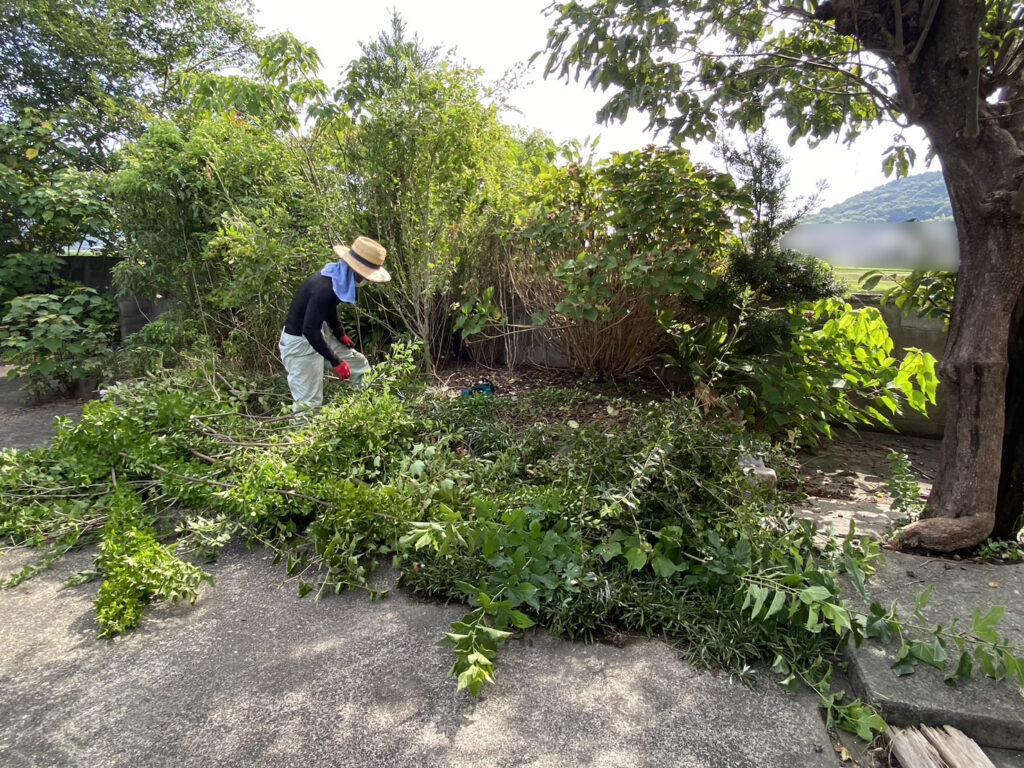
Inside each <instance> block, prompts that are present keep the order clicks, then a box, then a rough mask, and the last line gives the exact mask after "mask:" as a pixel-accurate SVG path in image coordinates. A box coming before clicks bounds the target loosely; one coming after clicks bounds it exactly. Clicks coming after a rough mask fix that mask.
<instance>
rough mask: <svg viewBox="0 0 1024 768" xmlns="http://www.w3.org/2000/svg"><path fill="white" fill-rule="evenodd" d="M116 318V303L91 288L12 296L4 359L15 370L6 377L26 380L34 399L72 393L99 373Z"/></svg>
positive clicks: (6, 324)
mask: <svg viewBox="0 0 1024 768" xmlns="http://www.w3.org/2000/svg"><path fill="white" fill-rule="evenodd" d="M116 320H117V313H116V308H115V304H114V302H113V301H112V300H111V299H110V298H109V297H104V296H100V295H99V294H97V293H96V291H94V290H92V289H91V288H76V289H74V290H72V291H71V292H70V293H68V294H65V295H57V294H33V295H28V296H19V297H17V298H15V299H14V300H13V301H11V303H10V308H9V309H8V311H7V314H6V315H5V316H4V318H3V327H4V330H5V331H6V334H7V338H6V339H4V341H3V350H4V355H5V357H6V358H7V360H9V361H10V362H11V363H13V364H14V366H15V367H14V368H13V369H12V370H11V371H10V372H9V373H8V376H10V377H15V376H21V377H24V378H25V379H26V380H27V384H26V389H27V391H28V392H29V393H30V394H33V395H35V396H37V397H42V396H44V395H46V394H48V393H53V392H56V393H66V392H68V391H70V389H71V388H72V387H73V386H74V384H75V382H78V381H81V380H82V379H84V378H86V377H87V376H89V375H94V374H97V373H98V372H99V369H100V364H101V359H102V357H103V355H105V354H106V353H107V352H108V351H109V349H110V344H111V341H112V340H113V338H114V336H115V334H116V332H117V330H116V329H117V325H116Z"/></svg>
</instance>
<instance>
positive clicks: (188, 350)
mask: <svg viewBox="0 0 1024 768" xmlns="http://www.w3.org/2000/svg"><path fill="white" fill-rule="evenodd" d="M209 346H210V340H209V337H207V336H206V335H205V334H203V332H202V329H201V328H200V325H199V322H198V321H196V320H192V319H187V318H177V317H168V316H166V315H162V316H161V317H159V318H157V319H156V320H154V321H153V322H151V323H147V324H146V325H144V326H142V328H140V329H139V330H138V331H136V332H135V333H133V334H132V335H131V336H129V337H128V338H127V339H125V341H124V343H123V344H122V345H121V346H120V347H119V348H118V350H117V353H116V355H115V358H114V361H113V366H114V368H115V369H116V372H117V374H119V375H126V376H144V375H146V374H147V373H150V372H152V371H157V370H162V369H167V368H177V367H179V366H180V365H182V364H183V363H184V362H185V361H186V360H187V359H188V358H189V357H190V356H191V355H192V352H193V349H194V348H197V347H201V348H202V350H201V351H200V350H196V351H197V352H200V354H203V353H205V352H207V351H209Z"/></svg>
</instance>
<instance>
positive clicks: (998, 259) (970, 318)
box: [901, 152, 1024, 552]
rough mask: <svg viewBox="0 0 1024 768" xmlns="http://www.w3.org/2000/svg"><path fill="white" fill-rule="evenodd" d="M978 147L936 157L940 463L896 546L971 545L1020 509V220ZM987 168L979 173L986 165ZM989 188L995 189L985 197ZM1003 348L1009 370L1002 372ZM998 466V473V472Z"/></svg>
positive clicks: (1023, 232) (1023, 280) (1023, 254)
mask: <svg viewBox="0 0 1024 768" xmlns="http://www.w3.org/2000/svg"><path fill="white" fill-rule="evenodd" d="M984 159H986V160H987V161H988V162H987V163H985V164H980V162H979V161H980V160H981V158H980V157H979V153H977V152H971V153H964V155H963V156H961V157H959V158H955V159H952V158H949V157H948V156H947V157H946V158H944V171H945V174H946V183H947V186H948V187H949V191H950V200H951V202H952V203H953V211H954V217H955V219H956V224H957V232H958V239H959V243H960V274H959V277H958V282H957V289H956V299H955V301H954V306H953V318H952V323H951V325H950V334H949V341H948V343H947V346H946V352H945V355H944V357H943V361H942V365H941V368H940V378H941V379H942V381H943V382H944V383H945V384H946V386H947V387H948V391H949V403H950V407H949V413H948V416H947V422H946V431H945V434H944V436H943V442H942V453H941V464H940V466H939V471H938V477H937V479H936V483H935V486H934V488H933V489H932V495H931V499H930V500H929V504H928V509H927V511H926V513H925V517H924V519H922V520H920V521H918V522H917V523H914V524H913V525H911V526H909V527H908V528H906V529H905V530H904V531H903V533H902V536H901V542H902V544H903V545H904V546H922V547H926V548H928V549H932V550H937V551H940V552H951V551H954V550H957V549H964V548H967V547H972V546H975V545H977V544H980V543H981V542H983V541H985V540H986V539H987V538H988V537H989V536H990V535H992V533H993V531H998V532H1003V533H1005V532H1008V531H1009V530H1010V529H1011V528H1012V526H1013V525H1014V523H1015V522H1016V519H1017V517H1018V516H1019V515H1020V499H1021V496H1020V491H1021V476H1020V475H1019V474H1017V475H1016V476H1015V473H1019V472H1020V471H1021V469H1022V459H1024V454H1022V453H1021V451H1020V448H1021V445H1022V438H1024V432H1022V430H1021V419H1022V417H1024V413H1022V411H1024V408H1021V403H1020V395H1021V393H1020V389H1019V385H1020V381H1021V377H1022V374H1024V368H1022V367H1021V358H1022V354H1021V349H1020V348H1021V346H1022V342H1021V335H1020V334H1021V331H1022V328H1021V317H1020V313H1019V312H1018V311H1016V310H1017V309H1018V305H1019V302H1020V299H1021V296H1022V289H1024V265H1022V262H1024V221H1021V220H1020V217H1019V216H1014V215H1012V211H1010V210H1008V209H1007V207H1005V206H999V205H996V206H992V205H990V204H988V203H986V201H992V200H993V199H998V198H999V195H998V186H997V187H996V189H993V188H992V187H993V184H992V182H995V183H996V185H998V184H999V181H1000V179H1001V177H1002V173H1001V169H999V168H998V167H992V166H991V165H990V164H991V163H992V161H993V158H992V157H991V156H989V157H987V158H984ZM986 165H989V167H990V170H989V171H988V172H986V170H985V166H986ZM993 193H996V195H995V198H993ZM1011 348H1012V352H1013V354H1012V357H1013V362H1014V363H1015V367H1014V369H1012V370H1011V367H1010V360H1011ZM1004 470H1005V471H1004Z"/></svg>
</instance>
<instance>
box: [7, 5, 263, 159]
mask: <svg viewBox="0 0 1024 768" xmlns="http://www.w3.org/2000/svg"><path fill="white" fill-rule="evenodd" d="M249 10H250V5H249V3H248V2H247V0H169V1H165V0H131V1H130V2H129V0H81V1H78V0H75V1H74V2H73V1H72V0H21V1H20V2H17V3H4V4H3V8H2V9H0V119H3V120H4V121H5V122H6V121H9V120H10V119H11V118H12V116H14V115H16V114H17V113H19V112H20V111H21V110H23V109H24V108H26V107H29V108H32V109H35V110H38V111H39V112H41V113H43V114H44V115H45V116H46V117H47V118H48V119H49V120H51V121H59V122H61V123H63V124H64V125H66V126H67V130H68V131H70V132H72V133H73V135H74V138H75V140H76V142H77V144H78V145H79V146H80V147H81V149H82V156H81V158H82V161H83V162H86V163H93V162H100V161H102V160H103V159H104V158H106V157H107V156H108V155H109V153H110V151H111V150H112V149H113V145H114V143H116V142H117V141H119V140H122V139H124V138H127V137H131V136H135V135H137V134H138V132H139V130H140V128H141V127H142V125H143V122H144V121H145V119H146V118H147V117H149V116H153V115H155V116H167V115H168V113H169V111H170V110H172V109H173V108H174V107H175V106H176V105H177V104H178V103H179V101H178V99H177V96H176V94H177V90H176V87H177V85H178V78H179V77H181V76H182V75H184V74H187V73H195V72H203V71H216V70H218V69H221V68H223V67H228V66H233V65H241V64H244V63H245V62H246V61H248V59H249V57H250V55H251V52H252V51H253V50H254V49H255V47H257V45H258V38H257V35H256V26H255V24H253V22H252V21H250V20H249V18H248V16H247V14H248V11H249Z"/></svg>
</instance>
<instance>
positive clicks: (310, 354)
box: [278, 323, 370, 413]
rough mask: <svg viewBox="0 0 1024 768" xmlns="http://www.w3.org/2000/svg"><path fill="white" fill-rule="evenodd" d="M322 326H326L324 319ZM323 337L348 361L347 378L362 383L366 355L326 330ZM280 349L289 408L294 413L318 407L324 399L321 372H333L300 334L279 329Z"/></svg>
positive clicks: (358, 385)
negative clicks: (349, 371)
mask: <svg viewBox="0 0 1024 768" xmlns="http://www.w3.org/2000/svg"><path fill="white" fill-rule="evenodd" d="M324 330H327V325H326V323H325V324H324ZM324 340H325V341H326V342H327V345H328V346H329V347H330V348H331V350H332V351H333V352H334V354H335V355H337V356H338V358H339V359H340V360H344V361H345V362H347V363H348V366H349V368H351V369H352V378H351V379H349V381H350V382H351V383H352V386H354V387H355V388H356V389H360V388H361V387H362V386H363V376H364V375H365V374H366V372H367V371H369V370H370V364H369V362H368V361H367V360H366V357H365V356H363V355H362V354H360V353H359V352H356V351H355V350H354V349H349V348H348V347H346V346H345V345H344V344H342V343H341V342H340V341H338V340H337V339H335V338H334V336H333V335H332V334H331V333H330V332H329V331H328V333H324ZM278 349H279V350H280V352H281V362H282V363H284V369H285V370H286V371H287V372H288V389H290V390H291V393H292V401H293V402H292V410H293V411H294V412H296V413H298V412H299V411H305V410H309V409H313V408H319V407H320V406H321V405H323V403H324V374H325V372H326V371H330V372H331V375H332V376H335V375H337V374H335V373H334V371H333V370H332V369H331V368H329V367H328V366H327V365H326V364H327V360H325V359H324V358H323V357H322V356H321V355H320V353H319V352H317V351H316V350H315V349H313V347H312V346H311V345H310V343H309V342H308V341H306V338H305V337H304V336H293V335H292V334H290V333H285V332H284V331H281V340H280V342H279V343H278Z"/></svg>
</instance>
